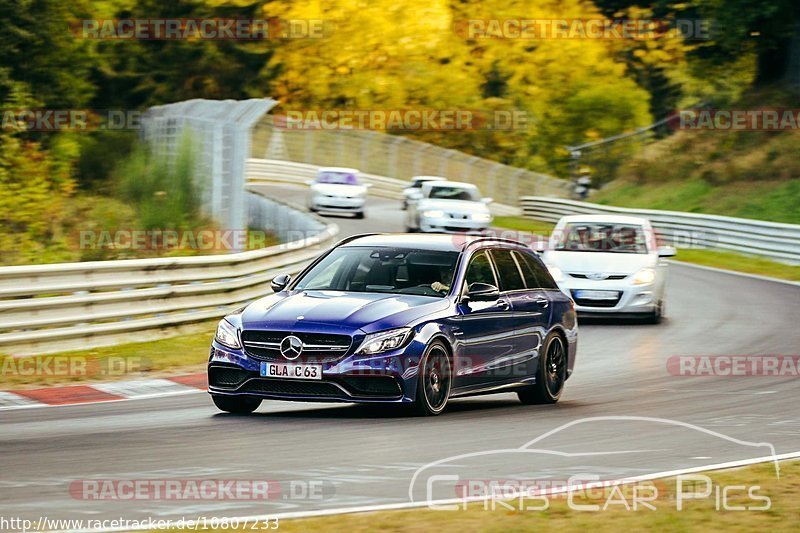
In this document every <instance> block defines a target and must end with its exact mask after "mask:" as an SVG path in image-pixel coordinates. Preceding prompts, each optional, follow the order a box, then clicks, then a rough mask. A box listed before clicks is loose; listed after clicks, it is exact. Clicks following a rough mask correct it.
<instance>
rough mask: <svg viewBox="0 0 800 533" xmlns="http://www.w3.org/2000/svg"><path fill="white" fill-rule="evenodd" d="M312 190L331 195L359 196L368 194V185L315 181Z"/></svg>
mask: <svg viewBox="0 0 800 533" xmlns="http://www.w3.org/2000/svg"><path fill="white" fill-rule="evenodd" d="M311 190H313V191H314V192H318V193H321V194H327V195H329V196H357V195H359V194H366V192H367V187H366V186H365V185H345V184H340V183H315V184H313V185H312V186H311Z"/></svg>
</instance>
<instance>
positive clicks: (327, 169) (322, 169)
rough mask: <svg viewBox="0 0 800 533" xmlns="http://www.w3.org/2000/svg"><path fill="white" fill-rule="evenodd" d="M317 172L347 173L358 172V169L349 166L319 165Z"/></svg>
mask: <svg viewBox="0 0 800 533" xmlns="http://www.w3.org/2000/svg"><path fill="white" fill-rule="evenodd" d="M317 172H343V173H347V174H358V169H355V168H347V167H319V170H317Z"/></svg>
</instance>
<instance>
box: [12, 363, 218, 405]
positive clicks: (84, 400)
mask: <svg viewBox="0 0 800 533" xmlns="http://www.w3.org/2000/svg"><path fill="white" fill-rule="evenodd" d="M206 389H207V380H206V374H205V373H204V372H203V373H197V374H184V375H180V376H169V377H164V378H151V379H135V380H130V381H110V382H106V383H93V384H90V385H84V384H82V385H65V386H60V387H45V388H39V389H17V390H7V391H0V410H2V411H7V410H13V409H29V408H32V407H55V406H63V405H81V404H91V403H104V402H119V401H125V400H140V399H144V398H161V397H164V396H177V395H181V394H191V393H197V392H203V391H205V390H206Z"/></svg>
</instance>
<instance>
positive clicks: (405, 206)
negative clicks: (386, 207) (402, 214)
mask: <svg viewBox="0 0 800 533" xmlns="http://www.w3.org/2000/svg"><path fill="white" fill-rule="evenodd" d="M406 209H408V204H407V203H406V202H405V201H403V203H402V204H400V210H401V211H405V210H406Z"/></svg>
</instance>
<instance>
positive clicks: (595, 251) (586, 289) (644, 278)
mask: <svg viewBox="0 0 800 533" xmlns="http://www.w3.org/2000/svg"><path fill="white" fill-rule="evenodd" d="M673 255H675V249H674V248H672V247H662V248H659V247H658V245H657V240H656V236H655V233H654V231H653V227H652V226H651V225H650V221H649V220H647V219H644V218H638V217H629V216H610V215H572V216H566V217H563V218H562V219H561V220H559V222H558V224H557V225H556V227H555V229H554V230H553V234H552V236H551V237H550V243H549V246H548V249H547V250H546V251H545V252H544V262H545V264H546V265H547V267H548V268H549V269H550V273H551V274H552V275H553V278H554V279H555V280H556V283H558V286H559V288H561V290H562V291H563V292H564V293H566V294H567V295H568V296H570V297H572V299H573V300H574V301H575V310H576V311H577V312H578V313H579V314H580V315H583V316H587V315H589V316H608V315H611V314H613V315H617V316H630V317H638V318H646V319H649V320H650V321H652V322H658V321H660V320H661V317H662V316H663V314H664V292H665V290H664V289H665V285H666V278H667V264H666V262H665V261H664V260H663V258H665V257H669V256H673Z"/></svg>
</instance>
